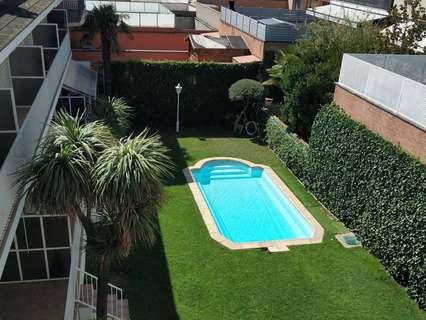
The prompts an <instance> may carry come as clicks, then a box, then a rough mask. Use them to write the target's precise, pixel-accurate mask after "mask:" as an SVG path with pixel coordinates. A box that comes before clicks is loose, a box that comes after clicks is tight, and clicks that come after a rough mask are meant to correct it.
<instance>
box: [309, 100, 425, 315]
mask: <svg viewBox="0 0 426 320" xmlns="http://www.w3.org/2000/svg"><path fill="white" fill-rule="evenodd" d="M309 143H310V147H311V161H312V162H311V170H312V172H311V174H310V176H309V187H310V189H311V190H312V191H313V193H314V194H315V195H316V196H317V197H318V198H319V199H320V200H321V201H322V202H323V203H324V204H325V205H326V206H327V207H328V208H329V209H330V210H331V211H332V212H333V213H334V214H335V215H336V216H337V217H339V218H340V219H341V220H342V221H343V222H344V223H345V224H346V225H348V226H349V227H351V228H354V229H357V230H358V234H359V236H360V237H361V239H362V241H363V243H364V245H365V246H366V247H368V248H369V249H370V250H371V252H372V253H373V254H375V255H376V256H377V257H378V258H379V259H380V260H381V261H382V263H383V265H384V266H385V267H386V268H387V270H388V271H389V272H390V274H391V275H392V276H393V277H394V278H395V279H396V280H397V281H398V282H400V283H401V284H404V285H407V286H408V288H409V292H410V294H411V295H412V296H413V297H414V298H415V299H416V300H417V301H418V302H419V304H420V306H422V307H423V308H425V307H426V166H424V165H422V164H421V163H420V162H419V161H417V160H416V159H414V158H412V157H411V156H409V155H408V154H407V153H405V152H403V151H402V150H400V149H399V148H398V147H396V146H394V145H393V144H391V143H389V142H387V141H385V140H383V139H382V138H381V137H379V136H377V135H375V134H374V133H372V132H371V131H369V130H368V129H367V128H365V127H364V126H362V125H361V124H358V123H356V122H355V121H353V120H352V119H350V118H349V117H347V116H346V115H345V114H344V113H343V112H342V111H341V110H340V109H338V108H337V107H336V106H334V105H331V106H328V107H324V108H323V109H322V110H321V111H320V113H319V114H318V116H317V118H316V120H315V122H314V125H313V127H312V135H311V138H310V140H309Z"/></svg>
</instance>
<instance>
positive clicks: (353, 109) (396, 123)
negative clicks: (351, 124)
mask: <svg viewBox="0 0 426 320" xmlns="http://www.w3.org/2000/svg"><path fill="white" fill-rule="evenodd" d="M334 101H335V102H336V104H338V105H339V106H340V107H341V108H342V109H343V110H345V112H346V113H347V114H348V115H349V116H350V117H351V118H352V119H354V120H356V121H358V122H361V123H363V124H364V125H365V126H366V127H367V128H368V129H370V130H371V131H373V132H375V133H376V134H378V135H380V136H381V137H383V138H384V139H385V140H388V141H390V142H392V143H394V144H396V145H399V146H400V147H401V148H402V149H403V150H405V151H406V152H408V153H410V154H412V155H413V156H414V157H415V158H418V159H419V160H420V161H421V162H423V163H426V132H425V131H423V130H422V129H420V128H417V127H416V126H414V125H412V124H410V123H409V122H406V121H404V120H402V119H401V118H399V117H397V116H395V115H393V114H391V113H389V112H387V111H385V110H383V109H381V108H380V107H378V106H376V105H374V104H372V103H370V102H368V101H366V100H364V99H363V98H361V97H358V96H357V95H355V94H353V93H351V92H349V91H347V90H345V89H343V88H342V87H339V86H338V85H336V89H335V91H334Z"/></svg>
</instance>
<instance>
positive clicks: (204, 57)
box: [190, 49, 250, 62]
mask: <svg viewBox="0 0 426 320" xmlns="http://www.w3.org/2000/svg"><path fill="white" fill-rule="evenodd" d="M249 54H250V51H249V50H245V49H192V50H191V52H190V59H191V60H195V61H215V62H232V58H233V57H238V56H245V55H249Z"/></svg>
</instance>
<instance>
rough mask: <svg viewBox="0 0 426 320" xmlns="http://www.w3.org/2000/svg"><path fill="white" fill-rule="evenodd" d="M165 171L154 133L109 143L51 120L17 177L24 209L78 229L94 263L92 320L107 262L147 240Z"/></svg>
mask: <svg viewBox="0 0 426 320" xmlns="http://www.w3.org/2000/svg"><path fill="white" fill-rule="evenodd" d="M171 167H172V165H171V162H170V159H169V157H168V156H167V149H166V148H165V147H164V146H163V144H162V143H161V141H160V138H159V136H158V135H157V134H154V135H150V134H149V132H148V130H144V131H143V132H142V133H141V134H139V135H137V136H135V137H129V138H124V139H121V140H119V141H117V140H115V139H114V137H113V135H112V134H111V132H110V130H109V128H108V127H107V126H106V125H104V124H102V123H101V122H96V121H95V122H91V123H84V122H83V121H82V117H81V116H78V117H76V118H73V117H72V116H70V115H68V114H66V113H59V114H58V116H57V117H56V119H55V121H54V122H53V123H52V124H51V126H50V130H49V132H48V134H47V136H46V137H45V138H44V139H43V140H42V141H41V148H40V152H39V153H38V154H37V155H35V156H34V158H33V159H32V160H31V161H30V162H28V163H27V164H26V165H25V166H24V167H23V168H22V169H21V170H20V171H19V172H17V183H18V184H19V190H20V196H21V197H26V200H27V201H28V202H29V204H30V205H31V206H34V207H35V208H37V209H39V210H41V211H44V212H47V213H55V214H57V213H63V214H68V215H72V216H74V217H77V218H78V219H79V221H80V222H81V224H82V226H83V228H84V230H85V232H86V236H87V246H88V248H89V249H90V251H91V252H93V253H94V254H95V255H96V258H97V259H96V260H97V267H98V277H99V280H98V281H99V282H98V288H97V290H98V291H97V308H96V318H97V319H102V320H105V319H106V318H107V295H108V291H107V286H108V279H109V271H110V266H111V262H112V261H113V260H114V259H117V258H123V257H126V256H127V255H128V254H129V253H130V251H131V248H132V247H133V245H134V244H135V243H136V242H137V241H138V240H142V241H144V242H146V243H152V241H153V239H154V237H153V235H154V232H153V225H154V224H153V217H154V215H155V213H156V209H157V208H158V205H159V203H160V199H161V185H162V182H163V179H165V178H166V177H167V176H168V175H169V174H170V172H171ZM94 212H95V213H94ZM93 215H96V217H93Z"/></svg>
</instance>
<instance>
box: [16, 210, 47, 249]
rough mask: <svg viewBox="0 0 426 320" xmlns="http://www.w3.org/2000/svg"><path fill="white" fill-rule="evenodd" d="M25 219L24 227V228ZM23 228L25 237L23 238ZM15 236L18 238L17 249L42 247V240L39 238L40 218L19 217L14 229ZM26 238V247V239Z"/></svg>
mask: <svg viewBox="0 0 426 320" xmlns="http://www.w3.org/2000/svg"><path fill="white" fill-rule="evenodd" d="M24 221H25V228H24ZM25 230H26V235H27V237H26V238H25ZM16 237H17V240H18V248H19V249H39V248H43V241H42V238H41V225H40V218H38V217H32V218H21V219H20V221H19V225H18V229H17V230H16ZM26 239H27V240H28V248H27V241H26Z"/></svg>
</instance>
